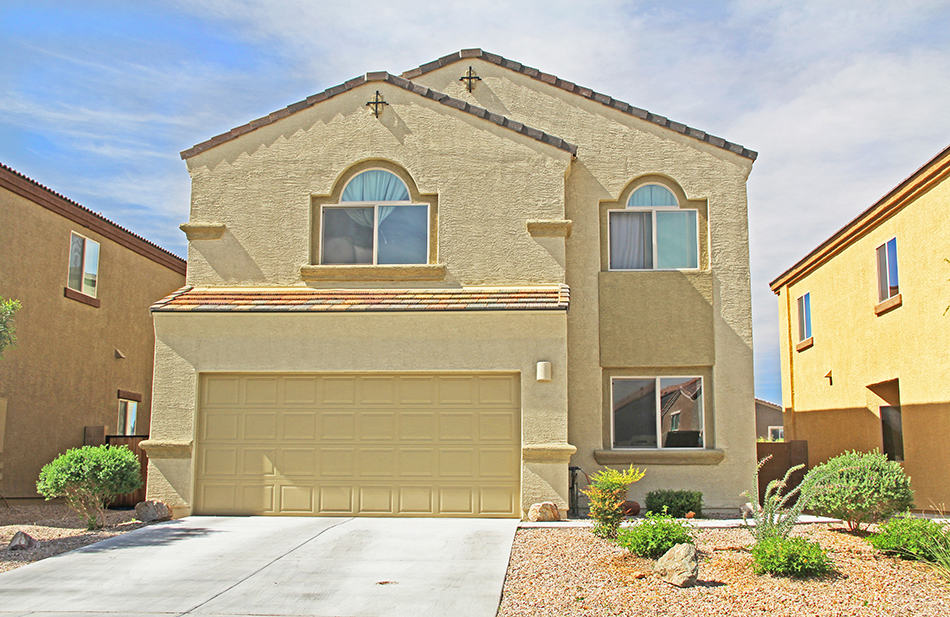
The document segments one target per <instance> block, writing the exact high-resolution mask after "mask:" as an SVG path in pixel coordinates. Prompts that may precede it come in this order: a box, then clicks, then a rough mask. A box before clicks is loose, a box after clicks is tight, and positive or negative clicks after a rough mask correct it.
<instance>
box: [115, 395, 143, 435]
mask: <svg viewBox="0 0 950 617" xmlns="http://www.w3.org/2000/svg"><path fill="white" fill-rule="evenodd" d="M140 402H141V401H136V400H134V399H130V398H122V397H119V398H117V399H116V429H118V430H117V434H119V435H122V436H123V437H129V436H132V435H136V434H137V433H136V432H135V431H134V430H129V412H128V410H129V405H134V406H135V423H136V424H135V425H133V426H132V429H137V428H138V426H137V425H138V411H139V403H140ZM122 403H125V404H126V407H125V409H126V412H125V424H124V425H122V424H120V422H121V420H122Z"/></svg>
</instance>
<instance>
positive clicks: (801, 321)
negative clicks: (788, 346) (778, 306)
mask: <svg viewBox="0 0 950 617" xmlns="http://www.w3.org/2000/svg"><path fill="white" fill-rule="evenodd" d="M805 298H808V332H807V334H808V336H804V334H805V332H804V330H805V327H804V326H805V321H804V320H805V315H804V311H803V309H804V306H805V302H804V299H805ZM795 310H796V311H797V312H798V342H799V343H801V342H803V341H807V340H808V339H810V338H812V336H813V335H814V328H813V327H812V323H811V321H812V320H811V317H812V313H813V311H812V308H811V292H810V291H806V292H805V293H803V294H802V295H800V296H798V299H797V300H795Z"/></svg>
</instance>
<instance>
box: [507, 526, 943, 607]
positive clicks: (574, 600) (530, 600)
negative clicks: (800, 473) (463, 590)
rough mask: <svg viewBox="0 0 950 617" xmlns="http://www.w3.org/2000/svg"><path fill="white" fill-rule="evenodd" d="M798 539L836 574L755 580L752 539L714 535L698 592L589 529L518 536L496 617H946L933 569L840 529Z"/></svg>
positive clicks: (705, 546)
mask: <svg viewBox="0 0 950 617" xmlns="http://www.w3.org/2000/svg"><path fill="white" fill-rule="evenodd" d="M794 534H795V535H802V536H806V537H809V538H811V539H814V540H817V541H818V542H819V543H820V544H821V545H822V546H823V547H824V548H825V549H826V550H827V551H828V552H829V556H830V557H831V558H832V560H833V561H834V567H835V571H834V572H833V573H831V574H829V575H827V576H825V577H822V578H820V579H806V580H793V579H788V578H780V577H772V576H769V575H761V576H760V575H756V574H754V573H753V572H752V567H751V561H752V557H751V555H750V554H749V552H748V547H750V546H751V544H752V538H751V536H750V535H749V533H748V532H747V531H746V530H744V529H712V530H704V531H700V532H698V533H697V536H696V545H697V549H698V550H699V560H700V561H699V583H698V584H697V585H696V586H695V587H692V588H687V589H680V588H677V587H673V586H671V585H668V584H667V583H665V582H663V581H662V580H660V579H659V578H658V577H656V576H654V575H653V573H652V568H653V564H654V563H655V562H653V561H651V560H648V559H641V558H638V557H635V556H633V555H631V554H630V553H628V552H627V551H626V550H624V549H622V548H620V547H618V546H616V545H614V544H612V543H610V542H607V541H605V540H601V539H600V538H597V537H596V536H594V535H593V534H592V533H591V532H590V530H589V529H584V528H564V529H551V528H540V529H520V530H518V533H517V535H516V537H515V545H514V548H513V550H512V555H511V562H510V564H509V567H508V577H507V579H506V581H505V588H504V593H503V595H502V601H501V608H500V610H499V612H498V615H499V617H515V616H525V617H527V616H529V615H530V616H531V617H543V616H552V617H553V616H555V615H556V616H558V617H568V616H584V617H600V616H605V615H611V616H624V617H627V616H629V615H638V616H641V615H643V616H660V615H669V616H672V615H676V616H683V615H699V616H702V617H711V616H714V615H743V616H746V615H763V616H765V615H767V616H768V617H785V616H787V617H804V616H820V617H825V616H827V617H832V616H835V617H837V616H841V617H845V616H847V617H872V616H874V617H877V616H885V615H887V616H890V615H908V616H910V615H913V616H914V617H924V616H933V617H946V616H947V615H950V583H948V582H947V581H945V580H943V579H941V578H940V577H938V576H937V575H936V574H935V573H934V572H933V571H932V570H931V569H930V568H929V567H927V566H925V565H923V564H919V563H915V562H910V561H902V560H900V559H897V558H892V557H887V556H884V555H882V554H881V553H878V552H877V551H875V550H874V549H873V548H872V547H871V546H870V545H869V544H868V543H867V542H866V541H865V540H864V539H862V538H860V537H856V536H854V535H851V534H848V533H845V532H844V531H843V530H839V529H837V527H836V526H829V525H827V524H820V525H800V526H799V527H798V528H797V529H796V530H795V532H794Z"/></svg>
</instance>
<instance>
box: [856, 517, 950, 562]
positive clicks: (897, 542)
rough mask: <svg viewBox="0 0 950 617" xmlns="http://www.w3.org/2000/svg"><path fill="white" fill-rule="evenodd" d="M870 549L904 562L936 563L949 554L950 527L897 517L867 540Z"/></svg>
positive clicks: (883, 525) (912, 518) (879, 528)
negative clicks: (907, 560)
mask: <svg viewBox="0 0 950 617" xmlns="http://www.w3.org/2000/svg"><path fill="white" fill-rule="evenodd" d="M868 542H870V543H871V546H873V547H874V548H876V549H877V550H879V551H883V552H885V553H888V554H891V555H899V556H900V557H903V558H904V559H913V560H919V561H928V562H937V561H938V560H939V558H940V555H941V554H947V553H950V527H948V526H947V525H946V524H944V523H938V522H937V521H932V520H929V519H926V518H917V517H914V516H911V515H910V514H903V515H900V516H895V517H894V518H892V519H891V520H889V521H887V522H885V523H882V524H881V525H879V526H878V529H877V532H875V533H874V534H872V535H871V536H870V537H869V538H868Z"/></svg>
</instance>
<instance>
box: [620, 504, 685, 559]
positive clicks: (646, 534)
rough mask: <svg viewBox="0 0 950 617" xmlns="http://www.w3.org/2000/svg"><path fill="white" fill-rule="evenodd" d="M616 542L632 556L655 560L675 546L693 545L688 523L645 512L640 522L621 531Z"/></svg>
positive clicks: (667, 516) (668, 516)
mask: <svg viewBox="0 0 950 617" xmlns="http://www.w3.org/2000/svg"><path fill="white" fill-rule="evenodd" d="M616 542H617V544H619V545H620V546H622V547H623V548H625V549H627V550H628V551H630V552H631V553H633V554H634V555H639V556H641V557H649V558H650V559H657V558H659V557H662V556H663V554H664V553H666V551H668V550H670V549H671V548H673V547H674V546H676V545H677V544H693V543H694V540H693V530H692V528H691V527H690V526H689V524H688V523H684V522H683V521H678V520H676V519H675V518H674V517H672V516H670V515H669V514H667V513H666V512H663V513H662V514H657V513H656V512H647V514H646V518H644V520H643V521H642V522H640V523H637V524H636V525H631V526H630V527H627V528H626V529H621V530H620V532H619V533H618V534H617V540H616Z"/></svg>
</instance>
